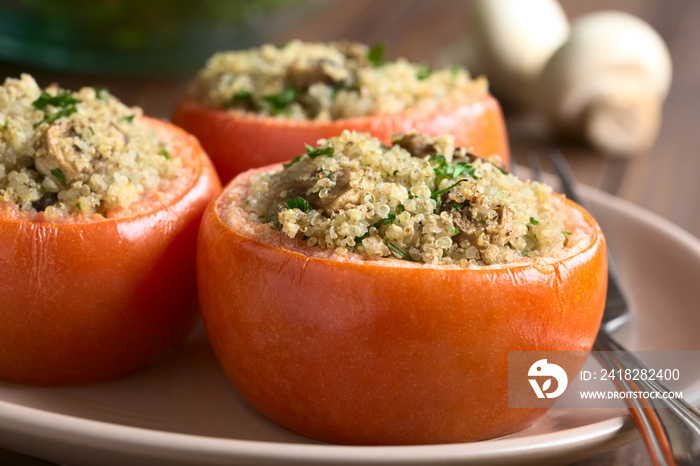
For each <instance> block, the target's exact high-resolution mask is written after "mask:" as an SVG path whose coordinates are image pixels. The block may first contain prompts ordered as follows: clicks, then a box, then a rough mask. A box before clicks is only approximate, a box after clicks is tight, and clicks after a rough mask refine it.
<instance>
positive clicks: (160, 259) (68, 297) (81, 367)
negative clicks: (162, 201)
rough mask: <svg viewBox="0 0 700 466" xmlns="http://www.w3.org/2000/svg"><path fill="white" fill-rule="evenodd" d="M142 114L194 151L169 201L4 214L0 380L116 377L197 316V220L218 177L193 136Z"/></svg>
mask: <svg viewBox="0 0 700 466" xmlns="http://www.w3.org/2000/svg"><path fill="white" fill-rule="evenodd" d="M144 121H145V122H146V123H147V124H149V125H150V126H152V127H153V128H154V130H156V131H157V132H159V133H164V134H166V135H167V136H168V137H170V138H172V141H173V144H174V146H176V150H190V151H192V152H193V154H194V158H193V160H194V162H192V163H196V164H197V167H196V170H195V175H194V176H193V177H192V179H191V180H190V184H189V186H187V188H186V190H185V191H184V192H183V193H182V194H180V195H179V196H178V197H177V198H175V199H174V200H173V202H171V203H170V204H168V205H165V206H162V207H160V208H157V209H156V210H153V211H151V212H145V213H141V214H138V215H134V216H131V217H123V218H113V219H105V220H102V221H96V222H90V223H49V222H29V221H20V220H16V219H9V218H0V270H2V271H3V280H2V284H0V380H4V381H9V382H17V383H24V384H36V385H69V384H82V383H92V382H98V381H103V380H108V379H112V378H115V377H118V376H122V375H125V374H127V373H130V372H132V371H134V370H137V369H139V368H141V367H144V366H146V365H148V364H150V363H152V362H153V361H155V360H157V359H158V358H160V357H162V356H163V355H164V354H165V353H167V352H169V351H171V350H172V349H173V348H174V347H175V346H176V345H177V344H178V343H180V342H181V341H182V340H183V339H184V338H185V336H186V335H187V334H188V333H189V331H190V330H191V329H192V327H193V326H194V324H195V322H196V320H197V317H198V310H197V306H196V298H195V295H196V286H195V277H194V261H195V257H194V256H195V246H196V237H197V232H198V227H199V221H200V219H201V215H202V212H203V211H204V208H205V207H206V205H207V203H208V202H209V201H210V200H211V199H212V198H213V197H214V196H215V195H216V193H217V192H218V191H219V190H220V186H221V185H220V182H219V180H218V177H217V175H216V173H215V171H214V168H213V166H212V164H211V162H210V161H209V159H208V158H207V156H206V154H205V153H204V152H203V151H202V149H201V147H200V146H199V144H198V143H197V141H196V139H195V138H194V137H192V136H189V135H187V134H186V133H185V132H184V131H182V130H180V129H179V128H176V127H174V126H173V125H170V124H167V123H164V122H160V121H157V120H151V119H148V118H145V119H144ZM175 153H177V152H175Z"/></svg>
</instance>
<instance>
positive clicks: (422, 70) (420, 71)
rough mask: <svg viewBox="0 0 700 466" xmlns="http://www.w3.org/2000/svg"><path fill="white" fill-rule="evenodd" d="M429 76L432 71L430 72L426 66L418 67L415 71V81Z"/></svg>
mask: <svg viewBox="0 0 700 466" xmlns="http://www.w3.org/2000/svg"><path fill="white" fill-rule="evenodd" d="M431 74H433V70H431V69H430V67H429V66H427V65H419V66H418V68H417V69H416V79H418V80H419V81H423V80H424V79H428V78H429V77H430V75H431Z"/></svg>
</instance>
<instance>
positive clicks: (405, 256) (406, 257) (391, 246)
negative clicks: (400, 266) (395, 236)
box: [386, 242, 415, 262]
mask: <svg viewBox="0 0 700 466" xmlns="http://www.w3.org/2000/svg"><path fill="white" fill-rule="evenodd" d="M386 245H387V246H389V249H391V250H392V251H394V252H395V253H397V254H398V255H399V256H401V258H402V259H403V260H406V261H410V262H415V260H414V259H413V257H411V256H410V255H409V254H408V253H407V252H406V251H404V250H403V249H401V248H400V247H398V246H397V245H395V244H394V243H390V242H387V243H386Z"/></svg>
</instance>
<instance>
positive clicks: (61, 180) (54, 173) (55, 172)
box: [51, 168, 68, 188]
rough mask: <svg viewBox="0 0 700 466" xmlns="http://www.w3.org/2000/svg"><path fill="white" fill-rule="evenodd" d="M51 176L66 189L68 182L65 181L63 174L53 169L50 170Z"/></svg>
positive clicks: (59, 170)
mask: <svg viewBox="0 0 700 466" xmlns="http://www.w3.org/2000/svg"><path fill="white" fill-rule="evenodd" d="M51 174H52V175H53V176H55V177H56V179H57V180H58V182H59V183H61V184H62V185H63V187H64V188H67V187H68V182H67V181H66V175H64V174H63V172H62V171H61V169H60V168H54V169H53V170H51Z"/></svg>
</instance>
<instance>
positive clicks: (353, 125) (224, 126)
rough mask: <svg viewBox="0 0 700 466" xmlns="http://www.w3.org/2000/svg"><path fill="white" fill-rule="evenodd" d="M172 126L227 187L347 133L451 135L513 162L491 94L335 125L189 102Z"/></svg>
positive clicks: (463, 143)
mask: <svg viewBox="0 0 700 466" xmlns="http://www.w3.org/2000/svg"><path fill="white" fill-rule="evenodd" d="M172 121H173V123H175V124H176V125H179V126H181V127H182V128H184V129H185V130H187V131H188V132H190V133H191V134H193V135H195V136H196V137H197V138H198V139H199V141H200V143H201V144H202V147H204V149H205V150H206V152H207V154H209V157H211V159H212V161H213V162H214V165H215V166H216V170H217V172H218V173H219V176H220V177H221V181H222V182H223V183H224V184H225V183H227V182H228V181H230V180H231V179H232V178H233V177H234V176H235V175H237V174H239V173H241V172H244V171H246V170H248V169H250V168H256V167H261V166H264V165H270V164H273V163H278V162H286V161H288V160H289V159H291V158H292V157H294V156H296V155H298V154H299V153H300V149H301V150H303V147H304V144H310V145H314V144H315V143H316V141H317V140H319V139H322V138H330V137H332V136H337V135H339V134H340V133H341V132H342V131H343V130H344V129H348V130H354V131H358V132H367V133H370V134H372V135H373V136H375V137H377V138H378V139H380V140H382V141H383V142H385V143H389V142H390V138H391V135H392V134H395V133H400V132H410V131H411V130H412V129H416V130H418V131H419V132H421V133H424V134H431V135H439V134H451V135H453V136H454V137H455V144H456V145H457V146H464V147H472V148H473V150H474V153H475V154H476V155H480V156H484V157H488V156H490V155H492V154H498V155H500V156H501V158H502V159H503V161H504V162H505V163H506V165H507V166H509V163H510V150H509V148H508V138H507V135H506V130H505V123H504V121H503V115H502V114H501V109H500V106H499V105H498V102H497V101H496V100H495V99H494V98H493V97H492V96H490V95H488V94H486V95H483V96H476V97H475V98H474V100H473V101H471V102H468V103H465V104H462V105H459V106H455V107H451V108H447V109H441V110H439V111H436V112H433V113H424V112H415V111H407V112H404V113H400V114H395V115H382V116H372V117H361V118H347V119H343V120H336V121H331V122H316V121H297V120H285V119H281V118H271V117H264V116H259V115H255V114H252V113H246V114H239V115H234V114H232V113H229V112H226V111H223V110H220V109H214V108H209V107H205V106H204V105H202V104H201V103H199V102H198V101H197V100H195V99H193V98H192V97H185V98H184V99H183V100H182V101H181V102H180V103H179V104H178V106H177V108H176V109H175V112H174V114H173V117H172Z"/></svg>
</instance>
